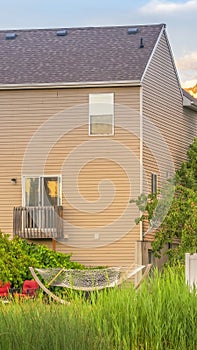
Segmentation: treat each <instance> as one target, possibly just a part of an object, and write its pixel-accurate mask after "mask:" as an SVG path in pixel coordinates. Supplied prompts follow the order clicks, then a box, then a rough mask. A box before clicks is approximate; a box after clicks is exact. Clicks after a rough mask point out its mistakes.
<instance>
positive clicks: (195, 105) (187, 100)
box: [182, 89, 197, 111]
mask: <svg viewBox="0 0 197 350" xmlns="http://www.w3.org/2000/svg"><path fill="white" fill-rule="evenodd" d="M182 91H183V106H184V107H188V108H190V109H193V110H195V111H197V99H196V98H195V97H193V96H192V95H190V94H189V92H187V91H186V90H184V89H182Z"/></svg>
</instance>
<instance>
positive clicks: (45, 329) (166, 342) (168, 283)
mask: <svg viewBox="0 0 197 350" xmlns="http://www.w3.org/2000/svg"><path fill="white" fill-rule="evenodd" d="M0 311H1V313H0V349H1V350H31V349H32V350H33V349H35V350H78V349H79V350H89V349H90V350H127V349H128V350H142V349H143V350H176V349H177V350H196V349H197V331H196V325H197V296H196V295H195V293H190V291H189V289H188V287H187V286H186V285H185V281H184V274H183V273H180V272H177V271H173V270H171V269H168V270H167V271H165V272H164V273H163V274H162V276H160V275H159V273H158V272H156V273H155V275H154V278H151V279H150V281H149V282H146V283H144V284H143V285H142V286H141V287H140V289H139V290H138V291H137V292H136V291H135V290H134V288H133V287H132V286H131V287H129V288H126V287H122V288H120V289H118V288H117V289H116V288H114V289H111V290H105V291H100V292H98V293H93V294H92V295H91V296H90V299H88V300H84V298H82V297H81V296H80V295H77V296H74V297H73V301H72V302H71V304H70V305H61V304H54V303H50V304H44V303H43V302H42V301H41V300H37V301H28V302H23V303H14V302H12V303H10V304H5V305H4V304H2V305H1V306H0Z"/></svg>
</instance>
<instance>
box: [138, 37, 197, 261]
mask: <svg viewBox="0 0 197 350" xmlns="http://www.w3.org/2000/svg"><path fill="white" fill-rule="evenodd" d="M168 45H169V44H168V41H167V38H166V34H165V32H164V33H163V35H162V37H161V39H160V42H159V44H158V46H157V49H156V51H155V52H154V55H153V57H152V60H151V63H150V65H149V67H148V69H147V72H146V74H145V77H144V81H143V142H144V144H143V166H144V169H145V170H144V181H143V192H144V193H147V194H148V193H150V179H151V173H156V174H157V175H158V185H159V187H161V186H162V185H163V184H164V183H165V181H166V179H167V178H168V177H171V176H172V175H173V174H174V171H175V170H176V169H177V168H178V167H179V166H180V164H181V163H182V162H183V161H184V160H185V159H186V153H187V149H188V147H189V145H190V144H191V142H192V140H193V138H194V137H195V136H196V134H197V113H195V112H192V111H189V110H188V109H186V108H183V104H182V94H181V90H180V86H179V82H178V79H177V76H176V72H175V69H174V65H173V58H172V55H171V52H170V50H169V46H168ZM144 227H145V230H144V233H145V237H144V240H146V241H149V240H152V239H153V235H152V234H146V229H147V226H146V225H144ZM144 247H145V245H144V246H143V249H145V248H144ZM147 249H148V248H147ZM147 249H145V250H144V254H146V255H147Z"/></svg>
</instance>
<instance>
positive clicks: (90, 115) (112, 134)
mask: <svg viewBox="0 0 197 350" xmlns="http://www.w3.org/2000/svg"><path fill="white" fill-rule="evenodd" d="M93 95H100V96H101V95H111V96H112V114H107V113H106V114H103V115H105V116H107V115H110V116H112V124H111V126H112V133H111V134H91V117H92V116H102V114H94V115H92V114H91V113H90V106H91V96H93ZM89 136H96V137H97V136H114V93H113V92H102V93H95V94H89Z"/></svg>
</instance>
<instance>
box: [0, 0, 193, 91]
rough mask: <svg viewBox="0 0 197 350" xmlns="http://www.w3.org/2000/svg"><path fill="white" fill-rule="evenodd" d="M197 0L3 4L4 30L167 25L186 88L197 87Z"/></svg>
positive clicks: (15, 0)
mask: <svg viewBox="0 0 197 350" xmlns="http://www.w3.org/2000/svg"><path fill="white" fill-rule="evenodd" d="M196 18H197V0H138V1H134V0H119V1H117V0H98V1H94V0H9V1H8V2H5V1H4V2H3V1H2V0H1V10H0V29H14V28H15V29H17V28H56V27H78V26H100V25H104V26H105V25H129V24H130V25H132V24H134V25H135V24H153V23H166V25H167V31H168V36H169V39H170V43H171V46H172V51H173V54H174V57H175V60H176V64H177V67H178V71H179V76H180V79H181V82H182V84H183V86H193V85H195V84H196V83H197V40H196V37H197V25H196Z"/></svg>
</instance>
